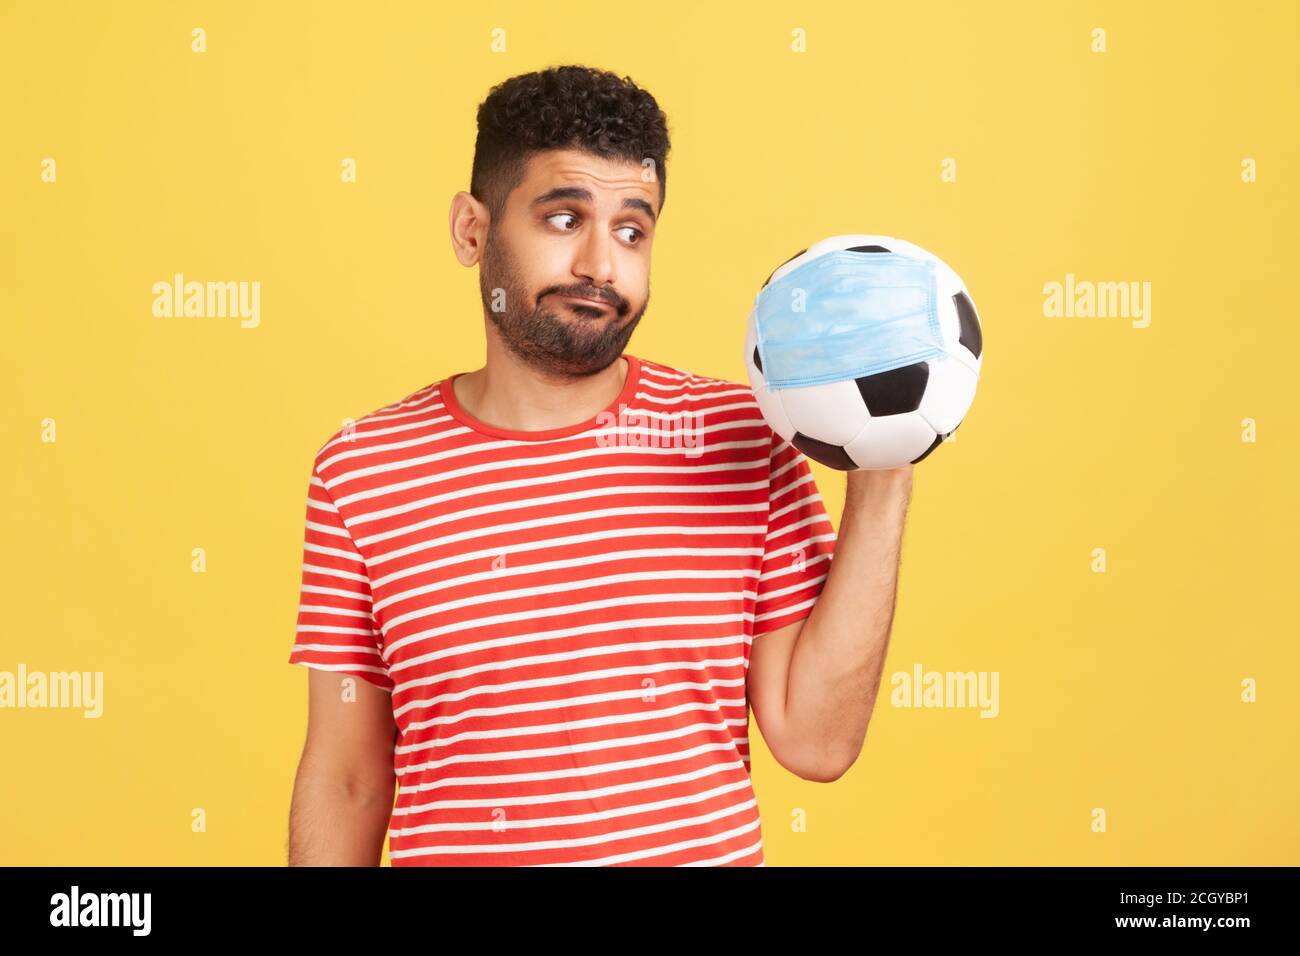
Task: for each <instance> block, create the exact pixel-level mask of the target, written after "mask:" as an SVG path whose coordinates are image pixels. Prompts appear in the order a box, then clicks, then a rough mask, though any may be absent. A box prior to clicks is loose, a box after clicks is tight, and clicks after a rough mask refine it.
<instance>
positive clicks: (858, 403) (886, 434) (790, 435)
mask: <svg viewBox="0 0 1300 956" xmlns="http://www.w3.org/2000/svg"><path fill="white" fill-rule="evenodd" d="M839 250H848V251H852V252H860V253H862V254H863V255H868V256H869V255H872V254H874V253H881V252H892V253H896V254H899V255H904V256H914V257H916V258H920V259H926V260H929V261H930V262H933V263H934V264H935V280H936V282H937V284H938V289H937V292H938V300H937V302H938V314H939V326H940V329H941V332H942V336H943V344H944V349H945V352H946V354H945V355H944V356H943V357H942V358H939V359H932V360H930V361H927V362H917V363H915V364H912V365H905V366H903V367H902V368H896V369H893V370H891V371H886V372H878V373H876V374H875V375H864V376H862V377H861V378H858V379H851V378H850V379H845V380H844V381H840V382H827V383H824V384H821V385H806V386H801V387H796V388H781V389H771V388H768V386H767V383H766V382H764V381H763V369H762V365H761V359H760V358H759V354H758V334H757V331H756V329H755V321H756V317H757V314H758V308H757V306H755V308H754V309H753V311H751V312H750V314H749V325H748V330H747V332H746V336H745V368H746V370H747V371H748V372H749V384H750V386H751V387H752V388H753V390H754V397H755V398H756V399H757V400H758V404H759V407H760V408H761V409H762V411H763V417H764V418H765V419H766V420H767V423H768V425H770V426H771V427H772V430H773V431H775V432H776V433H777V434H779V435H780V436H781V437H782V438H784V439H786V440H787V441H789V442H790V443H791V444H792V445H794V446H795V447H796V448H798V449H799V451H801V452H803V453H804V454H805V455H806V456H807V457H809V458H811V459H813V460H814V461H818V462H821V463H822V464H823V465H827V466H829V467H831V468H836V469H839V470H840V471H860V470H875V469H883V468H901V467H903V466H904V465H907V464H909V463H911V464H915V463H916V462H919V461H921V460H922V459H923V458H925V457H926V456H927V455H929V454H930V452H932V451H934V450H935V449H936V448H937V447H939V444H940V443H941V442H942V441H943V440H944V439H945V438H947V437H948V436H949V435H951V434H952V433H953V432H954V431H955V430H956V429H957V426H958V425H960V424H961V423H962V420H963V419H964V418H965V416H966V412H967V411H968V410H969V409H970V406H971V402H972V401H973V400H974V398H975V387H976V385H977V384H978V383H979V376H980V364H981V353H982V352H983V341H982V336H981V333H980V322H979V316H978V315H977V314H976V312H975V303H974V302H972V301H971V298H970V294H969V293H968V292H967V291H966V286H965V283H963V282H962V280H961V278H960V277H959V276H958V275H957V273H956V272H954V271H953V270H952V269H951V268H950V267H949V266H948V265H947V263H945V262H943V260H941V259H939V258H938V257H937V256H934V255H932V254H931V253H929V252H927V251H925V250H924V249H922V248H921V247H920V246H917V245H914V244H912V243H910V242H904V241H903V240H901V239H894V238H893V237H891V236H869V235H851V236H832V237H830V238H829V239H823V240H822V241H821V242H819V243H817V244H816V245H814V246H810V247H808V248H807V249H804V250H802V251H801V252H799V253H798V254H796V255H795V256H794V257H793V258H791V259H788V260H786V261H785V262H784V263H782V264H781V265H780V266H779V267H778V268H777V270H776V271H775V272H773V273H772V274H771V275H770V276H768V277H767V281H766V282H764V283H763V288H766V287H767V285H768V284H769V283H771V282H772V281H774V280H776V279H780V278H781V277H782V276H784V275H785V274H786V273H788V272H790V271H791V270H793V269H795V268H798V267H799V266H801V265H803V264H804V263H806V262H808V261H810V260H812V259H815V258H817V257H818V256H821V255H824V254H825V253H828V252H834V251H839Z"/></svg>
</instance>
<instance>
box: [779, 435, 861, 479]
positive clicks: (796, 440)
mask: <svg viewBox="0 0 1300 956" xmlns="http://www.w3.org/2000/svg"><path fill="white" fill-rule="evenodd" d="M790 444H791V445H794V447H795V448H798V449H799V450H800V451H801V452H803V453H804V454H805V455H807V456H808V457H809V458H811V459H812V460H813V461H819V462H821V463H822V464H823V465H826V466H827V467H829V468H835V469H837V470H839V471H857V469H858V463H857V462H855V461H854V460H853V459H852V458H850V457H849V453H848V452H846V451H845V450H844V449H843V447H841V446H840V445H832V444H830V443H829V442H824V441H818V440H817V439H816V438H809V437H808V436H807V435H802V434H800V433H799V432H795V433H794V437H793V438H791V439H790Z"/></svg>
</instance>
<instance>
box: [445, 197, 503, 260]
mask: <svg viewBox="0 0 1300 956" xmlns="http://www.w3.org/2000/svg"><path fill="white" fill-rule="evenodd" d="M491 222H492V215H491V213H490V212H488V208H487V206H485V205H483V203H481V202H479V201H478V200H477V199H475V198H474V196H473V194H471V193H469V192H467V191H465V190H463V189H462V190H461V191H460V192H458V193H456V195H454V196H452V197H451V209H450V211H449V212H448V214H447V224H448V226H449V227H450V229H451V248H452V251H453V252H454V253H455V254H456V259H457V261H459V262H460V264H461V265H463V266H472V265H474V264H475V263H476V262H478V261H479V260H480V259H482V258H483V244H484V242H485V241H486V238H487V233H488V227H489V226H490V225H491Z"/></svg>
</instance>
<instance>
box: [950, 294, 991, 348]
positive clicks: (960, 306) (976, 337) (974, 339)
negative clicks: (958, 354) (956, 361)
mask: <svg viewBox="0 0 1300 956" xmlns="http://www.w3.org/2000/svg"><path fill="white" fill-rule="evenodd" d="M952 304H953V305H955V306H956V307H957V321H958V322H960V323H961V334H960V335H958V336H957V341H958V342H960V343H961V344H962V345H964V346H966V348H968V349H970V354H971V355H973V356H975V357H976V358H979V357H980V349H982V348H983V347H984V337H983V336H982V335H981V334H980V320H979V317H978V316H977V315H976V314H975V303H974V302H972V301H971V300H970V296H968V295H967V294H966V293H965V292H958V293H957V294H956V295H955V296H953V297H952Z"/></svg>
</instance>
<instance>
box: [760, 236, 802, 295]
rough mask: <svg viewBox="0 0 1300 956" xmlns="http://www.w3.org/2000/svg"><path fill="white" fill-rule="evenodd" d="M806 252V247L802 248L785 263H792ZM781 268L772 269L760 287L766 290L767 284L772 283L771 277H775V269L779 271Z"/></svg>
mask: <svg viewBox="0 0 1300 956" xmlns="http://www.w3.org/2000/svg"><path fill="white" fill-rule="evenodd" d="M807 251H808V247H807V246H804V248H802V249H800V250H799V251H798V252H796V253H795V254H794V255H792V256H791V257H790V258H789V259H786V260H785V262H794V260H796V259H798V258H799V257H800V256H801V255H803V254H804V253H805V252H807ZM785 262H783V263H781V266H783V265H785ZM781 266H777V267H776V269H773V270H772V273H771V275H769V276H768V277H767V279H766V280H764V282H763V286H762V287H763V288H764V289H766V288H767V284H768V283H769V282H771V281H772V276H774V275H776V270H777V269H780V268H781Z"/></svg>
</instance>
